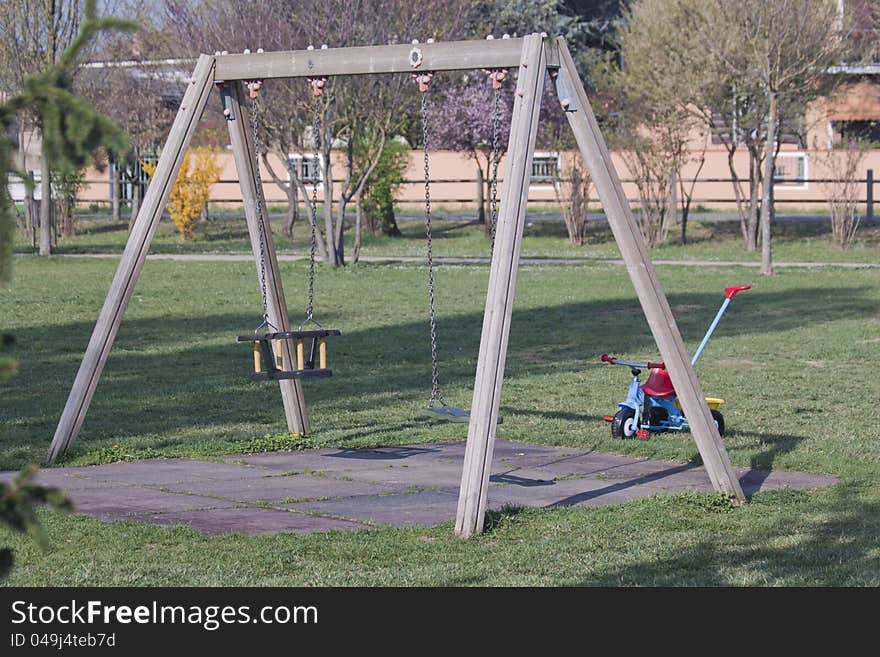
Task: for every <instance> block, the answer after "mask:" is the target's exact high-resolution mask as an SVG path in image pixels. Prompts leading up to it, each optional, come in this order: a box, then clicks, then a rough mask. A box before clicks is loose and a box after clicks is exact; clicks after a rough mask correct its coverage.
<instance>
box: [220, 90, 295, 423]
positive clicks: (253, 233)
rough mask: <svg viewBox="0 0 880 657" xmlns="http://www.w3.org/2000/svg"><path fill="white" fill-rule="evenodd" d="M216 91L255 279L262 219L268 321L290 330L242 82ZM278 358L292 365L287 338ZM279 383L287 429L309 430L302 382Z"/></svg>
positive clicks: (293, 366) (293, 362) (289, 367)
mask: <svg viewBox="0 0 880 657" xmlns="http://www.w3.org/2000/svg"><path fill="white" fill-rule="evenodd" d="M220 93H221V94H222V96H223V102H224V107H225V108H227V109H229V110H231V113H230V115H229V116H228V118H227V121H226V124H227V126H228V127H229V138H230V141H231V143H232V154H233V156H234V158H235V168H236V170H237V172H238V179H239V181H240V183H241V197H242V201H243V203H244V214H245V218H246V219H247V226H248V233H249V235H250V238H251V248H252V249H253V252H254V259H255V260H256V262H257V281H258V283H259V280H260V277H261V272H260V260H261V254H260V224H259V222H260V221H263V222H264V224H263V245H264V248H265V253H264V254H263V255H264V256H265V257H264V262H265V268H266V297H267V299H266V300H267V302H268V304H267V305H268V311H269V321H270V322H271V323H272V324H273V325H274V326H275V328H276V329H277V330H278V331H289V330H290V319H289V317H288V314H287V302H286V301H285V299H284V288H283V287H282V285H281V274H280V273H279V271H278V258H277V256H276V255H275V241H274V240H273V238H272V229H271V226H270V225H269V219H268V212H267V210H266V208H265V207H263V213H262V215H261V216H258V214H257V205H256V198H257V197H256V194H257V176H256V169H255V166H256V163H255V160H254V143H253V136H252V134H251V121H250V112H249V110H248V106H247V104H246V103H247V102H248V101H247V100H246V99H245V94H244V86H243V85H242V83H241V82H237V81H236V82H229V83H224V84H223V86H222V88H221V90H220ZM281 342H282V345H283V352H282V362H283V363H284V368H285V369H296V365H295V363H296V360H295V354H294V351H293V348H294V347H293V344H292V343H291V341H290V340H282V341H281ZM278 383H279V385H280V386H281V400H282V402H283V403H284V415H285V417H286V419H287V429H288V431H292V432H294V433H299V434H307V433H308V432H309V418H308V414H307V412H306V401H305V397H304V396H303V390H302V383H300V381H299V380H298V379H285V380H281V381H279V382H278Z"/></svg>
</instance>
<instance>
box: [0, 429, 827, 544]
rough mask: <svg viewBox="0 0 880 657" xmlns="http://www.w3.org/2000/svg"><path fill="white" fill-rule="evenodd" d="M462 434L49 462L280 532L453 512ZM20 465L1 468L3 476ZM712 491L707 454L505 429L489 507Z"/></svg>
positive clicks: (68, 482) (782, 482) (201, 522)
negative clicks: (701, 457) (691, 458)
mask: <svg viewBox="0 0 880 657" xmlns="http://www.w3.org/2000/svg"><path fill="white" fill-rule="evenodd" d="M464 448H465V443H464V442H461V441H456V442H446V443H429V444H424V445H408V446H401V447H387V448H376V449H359V450H355V449H344V448H339V449H335V448H331V449H316V450H304V451H297V452H274V453H269V454H230V455H227V456H225V457H223V458H221V459H217V460H212V461H201V460H197V459H184V458H181V459H150V460H144V461H136V462H132V463H110V464H106V465H96V466H87V467H76V468H54V469H48V470H42V471H40V472H39V474H38V476H37V481H38V482H39V483H42V484H44V485H47V486H57V487H59V488H61V489H62V490H64V491H66V492H67V494H68V496H69V497H70V498H71V499H72V501H73V503H74V505H75V507H76V510H77V512H78V513H83V514H87V515H91V516H95V517H97V518H100V519H102V520H129V521H137V522H150V523H156V524H161V525H188V526H190V527H192V528H193V529H196V530H198V531H201V532H204V533H206V534H225V533H230V532H235V533H240V534H276V533H308V532H314V531H335V530H352V529H368V528H370V527H376V526H380V525H394V526H401V527H408V526H420V525H423V526H427V525H435V524H440V523H444V522H451V521H452V520H454V518H455V511H456V507H457V505H458V487H459V484H460V481H461V469H462V463H463V460H464ZM737 473H738V475H739V478H740V483H741V484H742V486H743V489H744V490H745V492H746V494H747V495H753V494H754V493H757V492H760V491H764V490H769V489H774V488H818V487H822V486H830V485H833V484H834V483H836V482H837V480H836V479H835V478H834V477H830V476H824V475H816V474H807V473H802V472H785V471H780V470H773V471H762V470H747V469H738V470H737ZM14 476H15V473H13V472H0V480H2V481H8V480H11V479H12V478H13V477H14ZM687 490H692V491H711V490H712V486H711V484H710V483H709V477H708V475H707V474H706V470H705V469H704V468H703V467H702V466H697V465H694V464H690V463H674V462H670V461H657V460H651V459H647V458H643V457H639V456H632V455H630V456H621V455H616V454H605V453H600V452H593V451H587V450H577V449H573V448H571V447H548V446H546V445H532V444H528V443H520V442H513V441H506V440H499V441H497V442H496V444H495V458H494V461H493V465H492V477H491V479H490V485H489V495H488V498H489V508H490V509H499V508H502V507H504V506H511V505H512V506H530V507H567V506H598V505H603V504H618V503H623V502H628V501H630V500H634V499H637V498H640V497H645V496H647V495H655V494H658V493H671V492H677V491H687Z"/></svg>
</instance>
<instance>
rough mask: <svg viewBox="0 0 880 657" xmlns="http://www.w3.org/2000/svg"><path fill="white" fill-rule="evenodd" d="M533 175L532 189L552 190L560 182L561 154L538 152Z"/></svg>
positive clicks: (533, 166)
mask: <svg viewBox="0 0 880 657" xmlns="http://www.w3.org/2000/svg"><path fill="white" fill-rule="evenodd" d="M531 173H532V176H531V181H530V183H529V185H530V186H531V187H537V188H542V187H543V188H547V189H552V188H553V187H554V186H555V185H556V183H557V181H558V180H559V153H540V152H536V153H535V155H534V157H533V158H532V172H531Z"/></svg>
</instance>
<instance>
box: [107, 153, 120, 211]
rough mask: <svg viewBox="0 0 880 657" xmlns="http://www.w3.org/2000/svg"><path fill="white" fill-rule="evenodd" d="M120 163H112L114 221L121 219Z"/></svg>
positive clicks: (111, 188) (111, 194)
mask: <svg viewBox="0 0 880 657" xmlns="http://www.w3.org/2000/svg"><path fill="white" fill-rule="evenodd" d="M120 191H121V190H120V189H119V164H118V163H117V162H111V163H110V212H111V214H112V217H111V218H112V220H113V223H118V222H119V220H120V213H119V196H120V193H119V192H120Z"/></svg>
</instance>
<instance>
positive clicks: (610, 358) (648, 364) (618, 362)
mask: <svg viewBox="0 0 880 657" xmlns="http://www.w3.org/2000/svg"><path fill="white" fill-rule="evenodd" d="M599 360H601V361H602V362H603V363H610V364H611V365H626V366H627V367H641V368H642V369H648V370H652V369H654V368H655V367H659V368H660V369H662V370H665V369H666V364H665V363H664V362H663V361H660V362H659V363H652V362H651V361H648V362H646V363H634V362H632V361H628V360H620V359H619V358H614V357H613V356H609V355H608V354H602V356H601V357H600V359H599Z"/></svg>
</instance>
